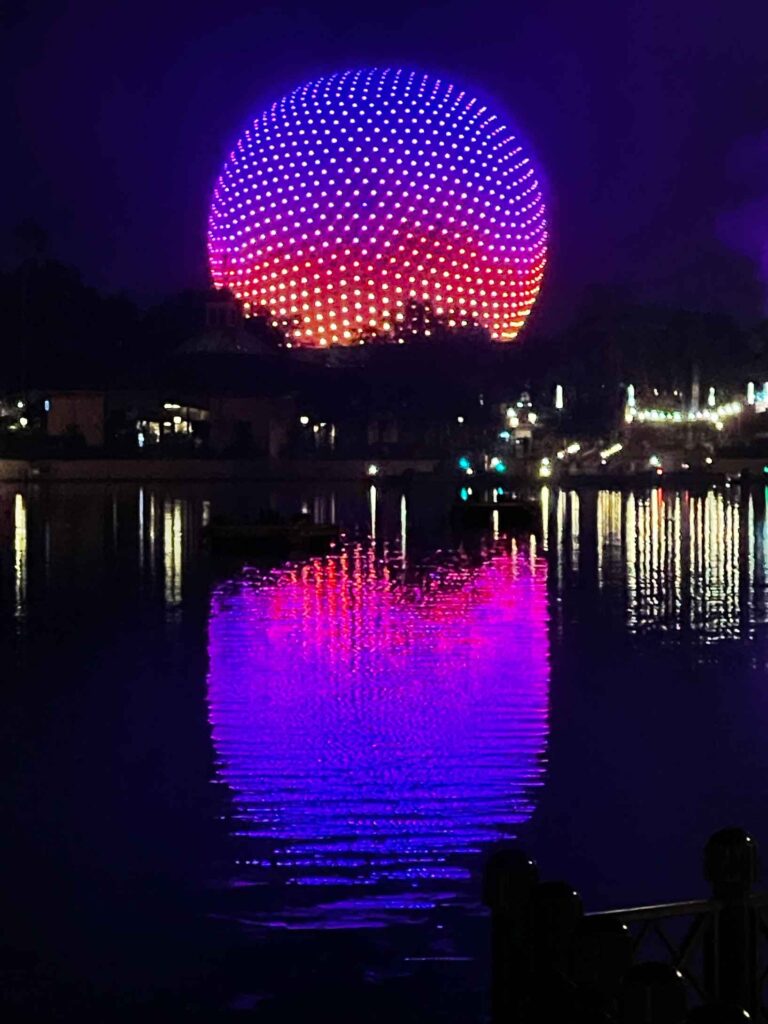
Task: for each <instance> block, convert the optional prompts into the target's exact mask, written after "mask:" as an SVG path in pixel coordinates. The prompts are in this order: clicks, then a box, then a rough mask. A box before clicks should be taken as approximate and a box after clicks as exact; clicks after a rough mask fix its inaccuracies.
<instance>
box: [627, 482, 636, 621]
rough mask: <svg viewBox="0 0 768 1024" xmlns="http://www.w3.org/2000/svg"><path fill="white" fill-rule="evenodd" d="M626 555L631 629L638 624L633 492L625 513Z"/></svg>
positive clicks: (628, 608) (628, 498)
mask: <svg viewBox="0 0 768 1024" xmlns="http://www.w3.org/2000/svg"><path fill="white" fill-rule="evenodd" d="M625 521H626V532H625V535H624V536H625V541H624V544H625V553H626V554H625V557H626V567H627V568H626V586H627V623H628V625H629V628H630V629H633V628H634V627H635V626H636V625H637V541H638V537H637V499H636V498H635V495H634V494H632V493H631V492H630V493H629V494H628V495H627V505H626V513H625Z"/></svg>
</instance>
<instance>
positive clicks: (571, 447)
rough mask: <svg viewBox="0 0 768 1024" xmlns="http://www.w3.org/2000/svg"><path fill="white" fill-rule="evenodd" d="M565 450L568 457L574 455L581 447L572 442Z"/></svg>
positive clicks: (576, 442)
mask: <svg viewBox="0 0 768 1024" xmlns="http://www.w3.org/2000/svg"><path fill="white" fill-rule="evenodd" d="M565 450H566V451H567V452H568V454H569V455H575V454H576V452H580V451H581V445H580V444H579V442H578V441H574V442H573V444H569V445H568V447H567V448H566V449H565Z"/></svg>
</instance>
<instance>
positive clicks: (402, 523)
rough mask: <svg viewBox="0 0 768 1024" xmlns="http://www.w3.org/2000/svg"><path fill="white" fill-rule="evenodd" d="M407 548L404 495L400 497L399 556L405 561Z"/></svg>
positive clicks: (406, 511) (406, 519)
mask: <svg viewBox="0 0 768 1024" xmlns="http://www.w3.org/2000/svg"><path fill="white" fill-rule="evenodd" d="M407 548H408V505H407V502H406V499H405V495H404V494H402V495H401V496H400V556H401V558H402V559H403V561H405V558H406V551H407Z"/></svg>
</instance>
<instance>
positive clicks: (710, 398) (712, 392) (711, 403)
mask: <svg viewBox="0 0 768 1024" xmlns="http://www.w3.org/2000/svg"><path fill="white" fill-rule="evenodd" d="M715 402H716V397H715V389H714V388H710V389H709V392H708V394H707V405H708V406H709V407H710V409H714V407H715Z"/></svg>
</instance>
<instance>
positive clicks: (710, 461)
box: [704, 455, 712, 466]
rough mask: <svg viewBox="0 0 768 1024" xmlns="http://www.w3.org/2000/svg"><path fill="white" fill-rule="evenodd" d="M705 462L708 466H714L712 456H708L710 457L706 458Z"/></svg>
mask: <svg viewBox="0 0 768 1024" xmlns="http://www.w3.org/2000/svg"><path fill="white" fill-rule="evenodd" d="M704 461H705V462H706V464H707V465H708V466H711V465H712V456H711V455H708V456H707V457H706V459H704Z"/></svg>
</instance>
